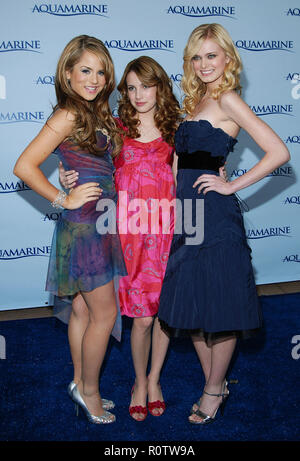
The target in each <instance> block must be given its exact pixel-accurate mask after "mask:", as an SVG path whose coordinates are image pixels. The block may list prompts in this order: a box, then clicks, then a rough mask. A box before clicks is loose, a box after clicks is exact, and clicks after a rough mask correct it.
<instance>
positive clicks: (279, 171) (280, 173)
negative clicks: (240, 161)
mask: <svg viewBox="0 0 300 461" xmlns="http://www.w3.org/2000/svg"><path fill="white" fill-rule="evenodd" d="M247 171H248V169H247V168H238V169H235V170H232V173H231V177H232V178H239V177H240V176H243V175H244V174H245V173H247ZM274 177H275V178H282V177H283V178H293V169H292V167H291V166H281V167H279V168H276V170H274V171H272V173H270V174H268V175H267V176H266V178H274Z"/></svg>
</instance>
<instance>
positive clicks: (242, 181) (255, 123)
mask: <svg viewBox="0 0 300 461" xmlns="http://www.w3.org/2000/svg"><path fill="white" fill-rule="evenodd" d="M220 107H221V109H222V110H223V112H224V113H225V114H226V116H227V117H228V118H229V119H231V120H233V121H234V122H235V123H236V124H237V125H238V126H239V127H241V128H243V129H244V130H245V131H247V133H248V134H249V135H250V136H251V137H252V139H253V140H254V141H255V142H256V143H257V144H258V146H259V147H260V148H261V149H262V150H263V151H264V152H265V155H264V156H263V158H262V159H261V160H260V161H259V162H257V163H256V165H255V166H254V167H253V168H251V169H250V170H249V171H247V173H245V174H244V175H243V176H240V177H239V178H237V179H235V180H234V181H231V182H228V183H226V184H224V181H223V183H222V178H221V179H220V178H216V177H215V178H213V177H212V178H206V177H205V178H204V176H207V175H202V177H201V176H200V177H199V179H198V180H197V181H196V183H197V184H196V183H195V186H196V185H198V184H200V183H202V184H201V186H200V188H199V189H200V190H201V189H203V185H204V183H203V179H204V180H205V184H206V186H204V187H205V189H206V190H205V192H208V191H209V190H216V191H217V192H219V193H221V194H225V195H228V194H232V193H235V192H237V191H239V190H241V189H244V188H245V187H248V186H250V185H251V184H254V183H256V182H257V181H259V180H260V179H262V178H264V177H265V176H267V175H268V174H270V173H271V172H272V171H274V170H275V169H276V168H278V167H279V166H280V165H283V164H284V163H286V162H288V161H289V159H290V154H289V151H288V149H287V148H286V146H285V144H284V143H283V142H282V140H281V139H280V138H279V136H278V135H277V134H276V133H275V132H274V131H273V130H272V128H271V127H269V125H267V124H266V123H265V122H264V121H263V120H261V119H260V118H259V117H257V116H256V115H255V114H254V113H253V112H252V110H251V109H250V108H249V107H248V105H247V104H246V103H245V102H244V101H243V100H242V99H241V98H240V97H239V96H238V95H237V94H236V93H234V92H230V93H227V94H225V95H223V96H222V98H221V101H220ZM200 178H202V180H200ZM215 179H217V180H215ZM219 179H220V180H219Z"/></svg>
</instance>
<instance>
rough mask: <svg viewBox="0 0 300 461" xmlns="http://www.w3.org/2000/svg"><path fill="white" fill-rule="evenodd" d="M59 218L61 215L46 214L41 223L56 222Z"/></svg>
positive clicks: (55, 213)
mask: <svg viewBox="0 0 300 461" xmlns="http://www.w3.org/2000/svg"><path fill="white" fill-rule="evenodd" d="M60 216H61V213H57V212H55V211H54V212H53V213H46V214H45V215H44V217H43V218H42V219H43V221H44V222H45V221H58V220H59V218H60Z"/></svg>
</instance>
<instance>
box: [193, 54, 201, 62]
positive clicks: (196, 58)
mask: <svg viewBox="0 0 300 461" xmlns="http://www.w3.org/2000/svg"><path fill="white" fill-rule="evenodd" d="M199 59H201V58H200V56H198V55H195V56H193V57H192V61H199Z"/></svg>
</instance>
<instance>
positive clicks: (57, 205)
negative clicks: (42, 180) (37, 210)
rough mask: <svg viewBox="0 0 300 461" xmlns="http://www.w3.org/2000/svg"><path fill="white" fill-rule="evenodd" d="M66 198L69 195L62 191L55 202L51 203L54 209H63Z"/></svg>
mask: <svg viewBox="0 0 300 461" xmlns="http://www.w3.org/2000/svg"><path fill="white" fill-rule="evenodd" d="M66 197H67V194H66V193H65V192H64V191H63V190H60V191H59V192H58V194H57V196H56V197H55V199H54V200H53V202H52V203H51V205H52V206H53V208H57V209H61V208H63V206H62V202H64V201H65V199H66Z"/></svg>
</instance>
